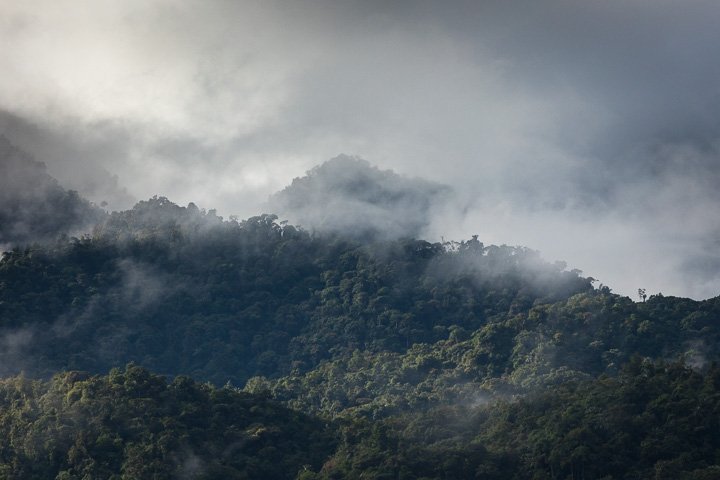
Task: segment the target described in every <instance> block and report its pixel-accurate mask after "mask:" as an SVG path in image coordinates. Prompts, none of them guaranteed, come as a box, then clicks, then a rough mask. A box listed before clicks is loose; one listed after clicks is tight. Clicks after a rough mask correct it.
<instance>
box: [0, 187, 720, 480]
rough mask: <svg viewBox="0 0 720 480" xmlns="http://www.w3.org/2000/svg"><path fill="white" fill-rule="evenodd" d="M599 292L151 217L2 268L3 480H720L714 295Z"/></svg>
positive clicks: (558, 278)
mask: <svg viewBox="0 0 720 480" xmlns="http://www.w3.org/2000/svg"><path fill="white" fill-rule="evenodd" d="M592 283H593V280H592V279H590V278H584V277H582V276H581V275H580V272H578V271H567V270H566V268H565V265H564V264H562V263H555V264H550V263H546V262H544V261H543V260H542V259H541V258H540V257H539V254H538V253H537V252H535V251H533V250H530V249H527V248H523V247H509V246H505V245H503V246H494V245H490V246H486V245H484V244H483V243H481V242H480V241H479V240H478V238H477V237H473V238H471V239H469V240H466V241H461V242H445V243H429V242H426V241H422V240H417V239H412V238H393V239H388V238H384V237H382V238H381V237H376V236H371V237H367V236H360V237H359V236H352V235H350V236H347V235H343V234H342V233H337V232H334V233H320V232H314V233H310V232H308V231H305V230H303V229H302V228H299V227H295V226H292V225H289V224H287V223H286V222H280V221H278V218H277V217H276V216H275V215H268V214H263V215H259V216H256V217H252V218H249V219H247V220H243V221H237V220H235V219H230V220H224V219H222V218H221V217H219V216H217V214H216V213H215V212H214V211H205V210H201V209H199V208H198V207H196V206H195V205H194V204H190V205H188V206H187V207H182V206H179V205H176V204H174V203H172V202H171V201H169V200H168V199H166V198H163V197H154V198H151V199H149V200H147V201H143V202H140V203H138V204H137V205H136V206H135V207H134V208H133V209H131V210H128V211H123V212H114V213H112V214H109V215H107V216H105V217H103V218H102V220H101V221H100V222H98V223H97V224H96V226H95V228H94V229H93V230H92V233H91V234H88V235H84V236H80V237H79V238H75V237H72V238H68V237H67V236H59V237H54V240H52V241H43V242H36V243H30V244H18V245H16V246H15V247H13V248H11V249H10V250H9V251H7V252H5V253H3V255H2V259H0V370H1V372H0V373H2V374H3V375H4V376H6V377H8V378H6V379H5V380H3V381H2V382H0V401H1V402H2V405H1V408H0V436H1V437H2V438H1V439H0V472H2V473H1V474H0V476H2V477H3V478H58V479H70V478H126V479H130V478H295V477H296V476H297V477H298V478H305V479H310V478H335V479H337V478H358V479H359V478H397V479H422V478H446V479H456V478H490V479H492V478H497V479H501V478H502V479H507V478H517V479H525V478H538V479H545V478H548V479H555V478H557V479H560V478H563V479H564V478H572V479H576V478H605V479H611V478H618V479H619V478H668V479H669V478H680V479H682V478H688V479H706V478H717V474H718V471H719V469H720V466H718V458H720V438H719V437H718V434H717V433H716V432H717V431H720V430H718V429H717V428H712V426H713V425H715V426H717V425H718V424H719V423H718V422H719V421H720V418H718V415H719V412H720V401H719V400H720V396H718V386H720V384H719V383H718V382H717V379H718V378H720V374H718V367H717V366H716V364H715V363H714V362H716V361H717V360H718V352H720V332H719V330H718V318H720V297H718V298H715V299H710V300H706V301H702V302H697V301H693V300H690V299H684V298H675V297H665V296H662V295H659V294H658V295H651V296H649V297H648V298H647V299H644V300H645V301H642V302H638V303H636V302H633V301H632V300H631V299H629V298H627V297H622V296H619V295H615V294H613V293H611V291H610V289H609V288H608V287H604V286H601V287H599V288H594V287H593V285H592ZM128 362H135V364H136V365H141V366H142V367H143V368H141V367H138V366H135V364H133V365H130V366H128V367H125V365H126V364H127V363H128ZM144 368H148V369H150V370H152V371H154V372H157V374H151V373H149V371H148V370H145V369H144ZM77 371H86V372H89V373H85V374H81V373H77ZM59 372H64V373H59ZM108 372H110V373H109V374H108ZM18 374H22V375H24V376H17V375H18ZM28 378H38V380H29V379H28ZM190 378H192V379H193V380H191V379H190ZM195 381H200V382H210V383H208V384H204V383H195ZM223 385H225V387H222V388H218V387H221V386H223ZM241 390H244V391H241ZM275 402H281V403H282V404H284V406H282V407H281V406H279V404H278V403H275ZM290 409H293V410H290Z"/></svg>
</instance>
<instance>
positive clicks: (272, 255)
mask: <svg viewBox="0 0 720 480" xmlns="http://www.w3.org/2000/svg"><path fill="white" fill-rule="evenodd" d="M589 289H591V286H590V282H589V281H588V280H587V279H584V278H581V277H579V276H578V275H577V274H575V273H571V272H565V271H563V270H562V268H559V267H558V266H556V265H548V264H545V263H543V262H541V261H540V260H539V258H538V255H537V252H533V251H531V250H527V249H523V248H514V247H505V246H503V247H484V246H483V245H482V244H481V243H480V242H478V241H477V239H473V240H471V241H468V242H462V243H459V244H458V243H453V244H445V245H441V244H430V243H428V242H424V241H419V240H393V241H386V242H376V243H372V244H366V245H363V244H360V243H358V242H355V241H350V240H347V239H344V238H343V237H339V236H312V235H310V234H308V233H307V232H304V231H302V230H299V229H297V228H295V227H292V226H288V225H284V224H280V223H278V222H277V218H276V217H275V216H274V215H262V216H258V217H253V218H250V219H248V220H245V221H242V222H237V221H223V220H222V219H221V218H219V217H217V216H216V215H215V213H214V212H212V211H211V212H204V211H200V210H199V209H197V207H195V206H194V205H192V204H191V205H189V206H188V207H180V206H178V205H175V204H173V203H172V202H170V201H168V200H167V199H165V198H153V199H150V200H149V201H145V202H140V203H138V204H137V205H136V206H135V207H134V208H133V209H132V210H128V211H125V212H115V213H113V214H112V215H110V216H109V218H108V219H107V220H106V221H105V222H104V223H102V224H101V225H98V226H97V227H96V229H95V233H94V235H93V236H92V237H84V238H81V239H72V240H70V241H59V242H57V243H55V244H52V245H42V246H41V245H36V246H34V247H32V248H25V249H21V248H16V249H14V250H12V251H10V252H7V253H6V254H4V256H3V259H2V261H1V262H0V334H1V335H3V336H4V338H6V339H7V343H8V344H9V345H11V347H12V348H7V349H4V350H1V351H0V359H1V360H2V362H1V363H0V364H1V365H2V369H3V370H4V373H6V374H13V373H17V372H19V371H25V372H27V373H29V374H33V375H50V374H52V373H53V372H55V371H57V370H59V369H66V368H69V369H80V370H87V371H91V372H96V373H99V372H104V371H107V370H108V369H109V368H112V367H116V366H120V365H124V364H125V363H126V362H128V361H135V362H137V363H138V364H141V365H144V366H147V367H149V368H152V369H153V370H155V371H158V372H162V373H166V374H186V375H191V376H193V377H195V378H200V379H204V380H210V381H213V382H215V383H216V384H219V385H222V384H225V383H226V382H228V381H230V382H232V383H233V384H236V385H242V384H244V383H245V381H246V380H247V379H248V378H250V377H252V376H256V375H263V376H267V377H271V378H272V377H277V376H280V375H286V374H290V373H292V372H295V371H299V372H304V371H308V370H310V369H312V368H314V367H316V366H317V365H319V364H320V362H321V361H323V360H334V359H343V358H346V357H348V356H349V355H350V354H352V352H354V351H355V350H358V349H359V350H364V351H368V352H373V353H381V352H394V353H402V352H405V351H407V350H408V349H410V348H412V346H413V345H415V344H418V343H434V342H437V341H439V340H445V339H446V338H447V337H448V335H449V333H448V332H449V331H450V330H449V329H452V330H453V333H452V334H451V336H452V338H453V339H454V341H461V340H462V338H465V337H467V336H468V335H470V333H471V332H473V331H475V330H476V329H478V328H481V327H483V326H484V325H485V324H486V323H487V322H488V321H489V319H490V318H492V317H493V316H495V315H506V314H508V313H509V312H516V311H518V312H519V311H523V310H525V309H527V308H529V307H531V306H532V305H533V303H536V302H541V303H542V302H547V301H552V300H557V299H561V298H565V297H566V296H567V295H570V294H572V293H576V292H582V291H588V290H589ZM498 368H500V367H498Z"/></svg>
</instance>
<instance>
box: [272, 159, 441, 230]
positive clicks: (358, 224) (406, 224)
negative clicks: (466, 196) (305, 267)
mask: <svg viewBox="0 0 720 480" xmlns="http://www.w3.org/2000/svg"><path fill="white" fill-rule="evenodd" d="M451 193H452V190H451V189H450V187H448V186H445V185H440V184H436V183H432V182H428V181H425V180H420V179H411V178H406V177H403V176H400V175H398V174H396V173H395V172H393V171H391V170H380V169H378V168H377V167H374V166H372V165H371V164H370V163H369V162H367V161H365V160H362V159H360V158H358V157H352V156H348V155H340V156H337V157H335V158H333V159H332V160H328V161H327V162H325V163H323V164H322V165H319V166H317V167H315V168H313V169H312V170H310V171H308V172H307V174H306V176H304V177H301V178H295V179H294V180H293V181H292V183H291V184H290V185H289V186H287V187H286V188H284V189H283V190H281V191H280V192H278V193H276V194H274V195H273V196H272V197H271V198H270V200H269V202H268V208H269V209H270V210H271V211H272V212H274V213H277V214H278V215H280V216H282V217H283V218H287V219H289V220H290V222H291V223H294V224H297V225H301V226H302V227H304V228H306V229H308V230H311V231H315V230H317V231H324V232H333V233H339V234H343V235H350V236H353V237H358V238H363V237H367V238H388V239H389V238H399V237H417V236H418V235H420V234H421V233H422V231H423V229H424V228H425V227H427V226H428V225H429V224H430V221H431V217H432V213H433V211H434V210H436V209H438V208H442V207H443V206H444V203H445V202H446V201H447V200H448V198H449V197H450V195H451Z"/></svg>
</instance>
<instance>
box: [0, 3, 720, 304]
mask: <svg viewBox="0 0 720 480" xmlns="http://www.w3.org/2000/svg"><path fill="white" fill-rule="evenodd" d="M4 8H5V9H8V10H12V11H9V12H8V14H7V15H0V17H2V18H4V19H5V20H4V21H5V23H6V24H7V28H5V27H4V28H3V29H2V30H3V32H4V33H3V35H2V39H4V40H5V41H6V42H5V43H6V44H7V45H9V46H10V48H9V49H7V50H6V51H5V53H4V54H2V55H0V67H3V71H5V72H11V73H10V74H8V75H5V76H4V78H3V79H2V80H0V108H3V109H4V110H6V111H8V112H12V114H13V115H15V116H16V118H19V119H21V120H22V121H24V122H27V123H29V124H33V125H36V126H37V129H36V132H41V133H42V135H39V134H38V135H35V136H32V135H28V136H27V138H28V140H27V141H26V142H25V143H23V144H22V145H21V147H23V148H25V147H26V146H28V145H34V144H35V143H37V145H40V146H42V148H40V147H39V146H35V147H33V148H35V149H36V151H33V150H30V147H28V151H30V152H31V153H33V154H34V155H35V156H36V157H37V158H39V159H41V160H43V161H46V162H47V163H48V168H49V169H50V171H51V173H53V174H55V169H57V170H58V171H66V172H77V173H76V175H77V178H74V177H75V174H66V176H67V177H69V178H68V181H75V182H77V183H81V182H79V179H80V178H83V177H86V178H89V179H91V180H92V181H97V182H99V183H100V184H101V186H98V187H93V188H95V189H96V191H98V192H100V191H103V190H108V191H117V188H116V189H115V190H113V188H111V186H109V185H108V184H107V182H105V181H100V180H99V179H101V178H107V177H108V176H107V175H106V174H105V173H103V172H105V171H107V172H112V174H116V175H118V177H119V183H120V185H125V186H126V187H127V188H128V191H129V192H130V195H131V196H134V197H135V198H147V197H149V196H151V195H153V194H159V195H166V196H168V197H170V198H171V199H172V200H174V201H177V202H179V203H182V204H185V203H187V202H190V201H194V202H197V203H198V204H200V205H201V206H204V207H206V208H218V210H219V212H220V213H221V214H223V215H229V214H240V215H242V216H249V215H252V214H255V213H258V210H259V208H260V204H261V203H262V202H263V201H264V200H265V199H266V198H267V196H268V195H269V194H271V193H272V192H274V191H277V190H280V189H281V188H282V187H283V186H285V185H287V184H288V183H289V182H290V181H291V179H292V178H295V177H298V176H301V175H302V174H303V172H305V171H307V170H308V169H310V168H311V167H313V166H314V165H317V164H319V163H321V162H322V161H324V160H326V159H328V158H332V157H334V156H335V155H337V154H338V153H339V152H347V153H349V154H353V155H359V156H360V157H362V158H365V159H367V160H369V161H370V162H371V163H373V164H377V165H379V166H380V167H381V168H383V169H385V168H392V169H393V170H394V171H396V172H398V173H401V174H406V175H411V176H419V177H423V178H426V179H428V180H432V181H435V182H438V183H442V184H447V185H450V186H451V187H452V188H453V189H454V190H455V192H456V193H457V197H456V198H455V201H454V203H451V204H448V205H445V206H444V207H443V208H441V209H438V210H439V212H438V213H437V215H435V221H434V222H433V224H431V225H430V226H429V228H428V229H427V230H426V234H427V235H428V236H430V237H432V238H430V239H431V240H439V237H440V235H443V236H445V237H446V238H453V237H454V238H458V239H460V238H468V236H469V235H471V234H475V233H478V234H480V236H481V239H482V240H484V241H485V242H486V243H489V242H490V241H493V242H496V243H517V244H525V245H528V246H530V247H532V248H537V249H539V250H541V251H542V252H543V253H544V256H545V257H548V258H549V259H550V260H554V259H565V260H567V261H568V262H569V264H570V265H571V267H578V268H581V269H583V270H584V271H585V273H586V274H588V275H592V276H594V277H598V278H600V279H601V280H602V281H603V282H604V283H606V284H608V285H610V286H612V287H614V288H616V290H619V291H621V292H624V293H628V294H632V292H633V291H635V290H636V289H637V288H638V287H641V286H642V287H645V288H647V289H648V292H649V293H654V292H656V291H659V290H662V291H663V293H665V294H672V293H674V294H678V295H690V296H693V297H696V298H698V297H703V296H710V295H715V294H717V293H718V292H719V291H720V280H714V278H716V277H715V276H714V275H713V274H712V268H710V267H708V271H707V272H706V273H699V271H698V270H697V268H696V267H693V265H695V264H696V263H697V261H696V260H694V259H698V258H704V259H707V258H710V260H703V261H702V262H700V263H703V264H705V265H714V263H713V261H712V259H713V258H716V257H715V254H714V251H713V250H712V249H709V248H708V247H707V245H708V244H713V242H714V241H716V240H717V238H718V234H717V232H718V231H720V218H719V216H718V215H717V214H715V213H714V212H716V211H718V207H720V198H719V195H718V191H720V188H718V186H720V185H719V183H720V179H718V173H717V172H718V171H720V168H719V167H720V159H719V157H718V149H717V145H718V139H719V138H720V124H719V123H718V122H717V121H716V118H717V113H718V111H719V110H720V90H718V88H717V85H718V84H720V82H719V80H720V79H719V78H718V77H719V76H720V64H718V62H716V61H714V58H715V56H716V52H717V51H718V48H719V47H720V31H719V30H718V29H717V28H716V24H717V19H718V18H719V17H720V7H718V6H717V3H716V2H711V1H689V2H682V3H679V2H674V1H669V0H660V1H656V2H645V1H640V0H630V1H624V2H614V1H611V2H604V1H603V2H601V1H592V0H591V1H587V2H567V1H562V0H543V1H539V2H538V1H525V0H519V1H514V2H505V1H483V2H471V1H463V0H454V1H450V2H443V3H438V2H429V1H421V0H418V1H398V2H389V3H388V2H375V1H371V2H367V1H355V2H341V3H338V2H329V1H328V2H324V1H321V2H310V1H307V2H305V1H299V2H293V3H292V4H291V5H290V6H288V5H287V4H286V3H281V2H254V1H253V2H251V1H244V2H222V1H217V2H212V1H210V2H188V3H185V4H183V7H178V6H177V5H173V4H171V3H166V2H162V1H157V2H143V3H142V4H141V5H138V4H134V5H133V6H132V8H131V7H114V8H111V9H109V8H106V7H102V6H98V4H88V5H85V8H86V10H87V11H88V12H89V14H88V16H86V17H84V18H85V19H84V20H83V17H81V16H75V17H73V16H71V15H67V14H66V13H65V11H64V10H62V11H61V10H59V9H58V8H57V7H53V6H52V5H51V3H49V2H37V3H35V4H34V8H31V7H27V8H24V7H13V8H12V9H11V8H10V6H6V7H4ZM16 10H17V11H16ZM30 10H32V15H31V14H29V13H28V11H30ZM60 39H62V40H63V41H64V42H67V45H68V47H66V48H63V47H62V45H65V44H64V43H63V42H61V41H59V40H60ZM71 47H72V48H71ZM58 58H59V59H61V60H62V61H60V60H57V59H58ZM63 62H65V63H63ZM32 65H39V66H40V67H41V68H40V70H39V72H41V74H40V75H38V74H37V72H38V71H36V70H33V67H32ZM20 93H22V95H21V94H20ZM6 125H7V123H6V124H5V126H4V127H3V128H6ZM13 135H16V136H18V137H19V136H21V135H20V133H18V131H15V133H14V134H13ZM8 136H9V138H11V140H14V138H13V137H12V136H11V135H8ZM36 140H37V142H36ZM56 145H57V146H58V148H54V147H55V146H56ZM70 157H73V158H74V160H68V159H69V158H70ZM46 158H47V159H46ZM57 176H58V178H60V173H58V174H57ZM110 178H112V177H110ZM60 180H61V181H62V182H63V184H65V183H64V182H65V180H66V179H65V178H60ZM86 183H87V182H86ZM89 183H92V182H89ZM68 187H69V188H76V189H78V190H79V191H81V192H83V188H84V189H86V190H87V191H92V190H93V188H91V187H82V188H81V187H80V186H76V185H70V184H68ZM101 196H102V195H100V194H97V196H92V195H90V198H91V199H93V200H95V201H97V199H99V198H100V197H101ZM107 196H108V197H110V196H111V195H110V194H107ZM114 201H115V200H114ZM110 203H111V204H112V202H110ZM116 203H117V204H118V205H120V204H122V201H120V200H117V201H116ZM699 276H702V278H705V279H707V281H705V280H703V281H702V282H700V280H699V278H700V277H699ZM700 284H702V285H700ZM616 285H617V286H616Z"/></svg>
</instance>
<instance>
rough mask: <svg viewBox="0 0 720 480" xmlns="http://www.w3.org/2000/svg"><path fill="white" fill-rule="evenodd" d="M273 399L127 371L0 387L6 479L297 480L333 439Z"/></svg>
mask: <svg viewBox="0 0 720 480" xmlns="http://www.w3.org/2000/svg"><path fill="white" fill-rule="evenodd" d="M330 433H331V432H329V431H328V430H327V429H326V427H325V426H324V425H323V423H321V422H320V421H318V420H316V419H313V418H310V417H307V416H305V415H302V414H300V413H297V412H293V411H290V410H288V409H286V408H284V407H281V406H279V405H277V404H275V403H273V402H270V401H268V400H266V399H263V398H259V397H254V396H251V395H248V394H243V393H238V392H236V391H234V390H232V389H228V388H223V389H217V388H214V387H212V386H209V385H207V384H199V383H196V382H193V381H191V380H190V379H188V378H187V377H177V378H175V379H174V380H173V381H172V382H169V383H168V382H167V381H166V380H165V379H164V378H163V377H160V376H157V375H153V374H151V373H149V372H148V371H147V370H144V369H142V368H139V367H137V366H133V365H129V366H128V367H127V368H125V369H124V370H118V369H115V370H113V371H112V372H110V374H109V375H106V376H93V377H90V376H88V375H87V374H80V373H77V372H68V373H63V374H58V375H56V376H54V377H53V378H52V379H51V380H50V381H48V382H41V381H31V380H27V379H25V378H23V377H11V378H8V379H5V380H3V381H2V382H0V472H1V473H2V478H7V479H29V478H38V479H41V478H42V479H45V478H58V479H83V478H107V479H118V480H121V479H122V480H125V479H150V478H153V479H173V478H196V479H213V478H218V479H219V478H223V479H226V478H237V479H244V478H273V479H274V478H277V479H282V478H295V474H296V473H297V472H298V471H300V470H302V469H303V468H304V466H307V467H306V468H310V467H312V466H314V467H315V468H319V466H320V465H321V464H322V460H323V459H324V458H325V457H326V456H327V455H328V454H329V453H331V451H332V448H333V440H332V437H331V435H330Z"/></svg>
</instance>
